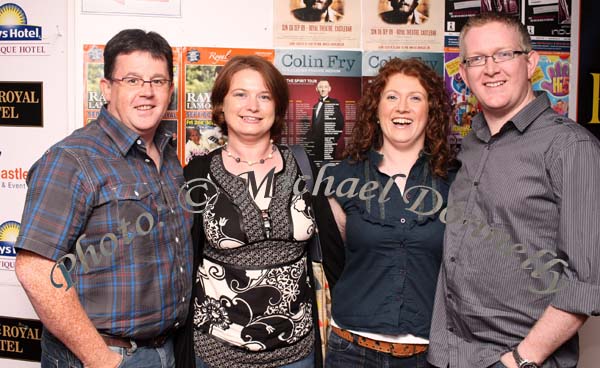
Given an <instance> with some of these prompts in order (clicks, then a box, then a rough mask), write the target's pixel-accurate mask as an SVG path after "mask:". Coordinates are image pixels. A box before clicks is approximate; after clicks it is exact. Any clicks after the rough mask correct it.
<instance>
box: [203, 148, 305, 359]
mask: <svg viewBox="0 0 600 368" xmlns="http://www.w3.org/2000/svg"><path fill="white" fill-rule="evenodd" d="M281 154H282V157H283V162H284V167H283V169H282V170H281V171H280V172H277V173H275V172H271V173H270V174H269V175H267V177H266V178H265V180H264V181H262V182H261V183H259V184H256V182H255V180H254V178H253V177H252V178H251V177H250V176H252V175H253V174H252V173H250V174H246V175H240V176H235V175H233V174H231V173H229V172H228V171H227V170H225V167H224V165H223V161H222V156H221V154H220V152H217V153H216V154H213V155H210V156H209V157H207V159H209V160H210V166H209V167H210V169H209V174H208V178H209V179H210V180H211V181H212V183H214V185H212V186H209V187H210V188H209V189H208V190H207V191H206V197H205V198H206V205H205V209H204V212H203V215H202V223H203V228H204V234H205V239H206V241H205V244H204V250H203V257H202V263H201V264H200V266H199V267H198V270H197V273H196V279H195V282H196V284H195V285H196V286H195V287H196V288H197V290H196V295H197V296H196V297H195V298H194V300H193V301H192V302H193V303H194V316H193V321H194V327H195V331H194V348H195V351H196V355H198V356H199V357H201V358H202V360H203V361H205V362H206V363H207V364H209V365H211V366H215V367H221V366H227V367H277V366H280V365H284V364H288V363H291V362H294V361H297V360H299V359H302V358H303V357H305V356H306V355H308V354H309V353H310V352H311V350H312V348H313V343H314V335H313V333H314V332H313V318H312V315H313V314H312V312H313V311H312V308H313V305H312V302H311V300H312V299H311V293H312V289H311V286H310V283H309V279H308V274H307V256H306V248H307V242H308V240H309V239H310V237H311V236H312V235H313V232H314V231H315V221H314V217H313V215H312V209H311V204H310V194H308V193H305V194H294V192H293V186H294V182H295V180H296V179H297V178H298V177H299V175H300V174H299V172H298V168H297V165H296V162H295V161H294V158H293V156H292V154H291V152H290V151H289V150H287V149H285V148H283V149H281ZM257 187H258V188H257Z"/></svg>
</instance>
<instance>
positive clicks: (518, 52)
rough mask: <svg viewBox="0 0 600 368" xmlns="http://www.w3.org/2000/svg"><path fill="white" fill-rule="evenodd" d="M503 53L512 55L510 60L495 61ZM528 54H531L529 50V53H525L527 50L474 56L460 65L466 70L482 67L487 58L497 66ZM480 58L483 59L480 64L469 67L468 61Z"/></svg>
mask: <svg viewBox="0 0 600 368" xmlns="http://www.w3.org/2000/svg"><path fill="white" fill-rule="evenodd" d="M504 52H509V53H511V55H512V56H511V58H510V59H506V60H496V58H497V57H498V54H500V53H504ZM530 52H531V50H530V51H527V50H503V51H496V52H495V53H493V54H492V55H476V56H470V57H467V58H465V59H464V60H463V61H462V64H464V65H465V66H466V67H467V68H472V67H478V66H484V65H485V64H487V59H488V58H492V60H493V61H494V63H496V64H498V63H503V62H505V61H510V60H513V59H515V58H516V57H517V56H519V55H527V54H529V53H530ZM481 57H482V58H484V59H483V63H482V64H478V65H471V63H470V61H472V60H473V59H476V58H481Z"/></svg>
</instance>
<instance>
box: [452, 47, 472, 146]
mask: <svg viewBox="0 0 600 368" xmlns="http://www.w3.org/2000/svg"><path fill="white" fill-rule="evenodd" d="M459 67H460V56H459V53H458V51H450V50H448V51H446V53H445V54H444V79H445V84H446V90H447V91H448V96H449V97H450V105H451V107H452V119H451V120H452V136H451V137H450V143H451V144H454V145H460V144H461V142H462V139H463V137H465V136H466V135H467V134H468V133H469V132H470V131H471V120H472V119H473V117H474V116H475V115H477V113H478V112H479V111H480V109H479V104H478V103H477V98H476V97H475V95H473V94H472V93H471V90H470V89H469V88H468V87H467V85H466V83H465V81H464V80H463V79H462V77H461V75H460V73H459Z"/></svg>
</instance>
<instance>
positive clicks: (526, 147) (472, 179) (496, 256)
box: [429, 93, 600, 368]
mask: <svg viewBox="0 0 600 368" xmlns="http://www.w3.org/2000/svg"><path fill="white" fill-rule="evenodd" d="M599 158H600V145H599V142H598V141H597V140H596V139H595V138H594V137H593V136H592V135H591V134H590V133H588V131H587V130H586V129H584V128H583V127H581V126H580V125H577V124H576V123H574V122H573V121H571V120H569V119H568V118H565V117H562V116H560V115H558V114H556V113H555V112H554V111H553V110H552V109H551V108H550V104H549V101H548V98H547V96H546V95H545V93H543V94H540V95H538V96H537V98H536V99H535V100H534V101H532V102H531V103H529V104H528V105H527V106H526V107H525V108H524V109H523V110H521V111H520V112H519V113H518V114H517V115H516V116H514V118H513V119H512V120H510V121H508V122H507V123H506V124H505V125H504V126H503V127H502V129H501V130H500V132H498V133H497V134H496V135H494V136H493V137H492V136H490V130H489V128H488V126H487V123H486V121H485V119H484V118H483V116H482V115H481V114H480V115H478V116H477V117H476V118H475V119H474V121H473V131H472V132H471V133H470V134H469V135H468V136H467V137H466V138H465V139H464V141H463V148H462V152H461V153H460V155H459V159H460V160H461V161H462V167H461V169H460V171H459V172H458V174H457V177H456V180H455V181H454V184H453V185H452V187H451V189H450V194H449V199H448V201H449V202H448V213H447V218H446V220H447V222H448V224H447V226H446V233H445V238H444V257H443V261H442V269H441V271H440V278H439V281H438V288H437V292H436V299H435V305H434V315H433V321H432V326H431V341H430V352H429V361H430V362H431V363H432V364H434V365H436V366H438V367H446V366H448V365H449V366H450V367H452V368H454V367H457V368H476V367H489V366H490V365H491V364H493V363H495V362H497V361H498V360H499V359H500V357H501V355H502V354H503V353H505V352H507V351H509V350H512V349H513V348H514V347H515V346H517V345H518V344H519V342H520V341H521V340H523V338H524V337H525V336H526V335H527V334H528V332H529V330H530V329H531V327H532V326H533V325H534V324H535V322H536V321H537V320H538V319H539V317H540V316H541V314H542V312H543V311H544V310H545V309H546V308H547V307H548V306H549V305H553V306H554V307H556V308H558V309H561V310H564V311H568V312H572V313H580V314H585V315H598V314H599V313H600V227H599V226H598V225H599V224H600V200H599V198H600V164H599V161H598V160H599ZM578 355H579V348H578V338H577V336H575V337H573V338H572V339H570V340H569V341H568V342H566V343H565V344H564V345H563V346H561V347H560V348H559V349H558V350H556V351H555V353H554V354H553V355H552V356H551V357H549V358H548V360H547V361H546V362H545V363H544V365H543V367H544V368H550V367H561V368H568V367H576V365H577V360H578Z"/></svg>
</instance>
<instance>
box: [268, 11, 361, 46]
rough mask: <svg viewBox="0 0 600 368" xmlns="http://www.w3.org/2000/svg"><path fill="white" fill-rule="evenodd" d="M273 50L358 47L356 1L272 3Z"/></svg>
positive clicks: (358, 12)
mask: <svg viewBox="0 0 600 368" xmlns="http://www.w3.org/2000/svg"><path fill="white" fill-rule="evenodd" d="M273 19H274V23H275V24H274V26H273V43H274V45H275V47H298V48H304V47H311V48H326V49H340V48H344V49H349V48H350V49H352V48H359V47H360V27H361V14H360V1H356V0H273Z"/></svg>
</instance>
